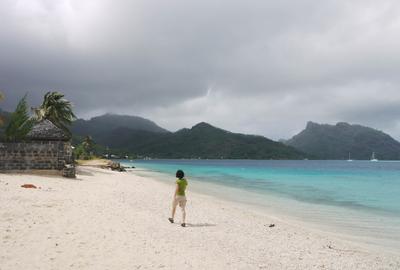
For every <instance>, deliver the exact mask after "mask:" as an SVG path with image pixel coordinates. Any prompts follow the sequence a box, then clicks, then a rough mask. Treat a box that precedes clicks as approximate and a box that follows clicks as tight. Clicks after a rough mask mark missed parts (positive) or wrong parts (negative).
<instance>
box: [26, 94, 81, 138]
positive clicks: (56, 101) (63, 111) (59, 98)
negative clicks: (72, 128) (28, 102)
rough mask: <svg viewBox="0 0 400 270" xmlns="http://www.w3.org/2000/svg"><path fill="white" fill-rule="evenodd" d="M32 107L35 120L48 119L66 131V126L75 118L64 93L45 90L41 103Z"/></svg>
mask: <svg viewBox="0 0 400 270" xmlns="http://www.w3.org/2000/svg"><path fill="white" fill-rule="evenodd" d="M32 109H33V111H34V113H35V119H36V120H37V121H42V120H44V119H47V120H50V121H51V122H52V123H53V124H55V125H56V126H58V127H60V128H62V129H63V130H65V131H67V132H68V133H70V132H69V130H68V128H67V126H68V125H71V123H72V121H74V120H75V119H76V116H75V114H74V113H73V112H72V104H71V102H69V101H68V100H66V99H65V98H64V95H63V94H61V93H59V92H47V93H46V95H44V99H43V103H42V105H41V106H40V107H38V108H32Z"/></svg>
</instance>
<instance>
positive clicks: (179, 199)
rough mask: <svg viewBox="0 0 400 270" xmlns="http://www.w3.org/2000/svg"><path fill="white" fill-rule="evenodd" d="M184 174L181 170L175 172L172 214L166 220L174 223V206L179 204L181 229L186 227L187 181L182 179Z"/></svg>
mask: <svg viewBox="0 0 400 270" xmlns="http://www.w3.org/2000/svg"><path fill="white" fill-rule="evenodd" d="M184 177H185V174H184V172H183V171H182V170H178V171H177V172H176V178H177V180H176V186H175V193H174V199H173V201H172V213H171V217H170V218H168V220H169V221H170V222H171V223H174V217H175V211H176V206H177V205H178V204H179V207H180V208H181V210H182V223H181V226H182V227H186V223H185V220H186V209H185V208H186V194H185V190H186V186H187V185H188V182H187V180H186V179H185V178H184Z"/></svg>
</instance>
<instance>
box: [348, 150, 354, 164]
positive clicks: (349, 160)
mask: <svg viewBox="0 0 400 270" xmlns="http://www.w3.org/2000/svg"><path fill="white" fill-rule="evenodd" d="M347 161H348V162H351V161H353V160H352V159H351V154H350V152H349V159H348V160H347Z"/></svg>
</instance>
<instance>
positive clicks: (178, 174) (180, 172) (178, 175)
mask: <svg viewBox="0 0 400 270" xmlns="http://www.w3.org/2000/svg"><path fill="white" fill-rule="evenodd" d="M184 176H185V173H184V172H183V171H182V170H177V171H176V178H179V179H182V178H183V177H184Z"/></svg>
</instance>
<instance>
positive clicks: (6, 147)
mask: <svg viewBox="0 0 400 270" xmlns="http://www.w3.org/2000/svg"><path fill="white" fill-rule="evenodd" d="M0 170H2V171H31V170H35V171H36V170H43V171H45V170H47V171H50V172H57V173H60V174H62V175H63V176H65V177H75V167H74V160H73V155H72V147H71V135H70V134H68V133H67V132H65V131H64V130H62V129H61V128H59V127H57V126H56V125H54V124H53V123H52V122H51V121H49V120H43V121H41V122H39V123H37V124H35V125H34V126H33V128H32V130H31V131H30V132H29V133H28V135H27V137H26V141H24V142H13V143H0Z"/></svg>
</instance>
